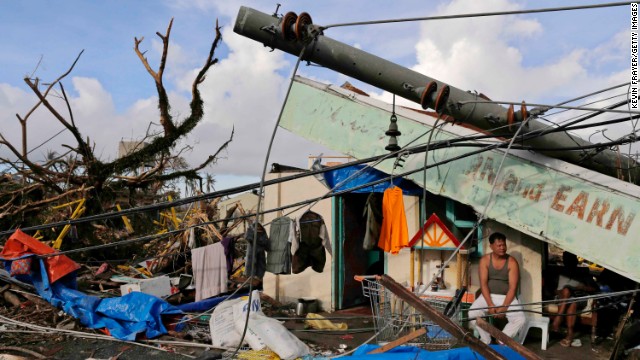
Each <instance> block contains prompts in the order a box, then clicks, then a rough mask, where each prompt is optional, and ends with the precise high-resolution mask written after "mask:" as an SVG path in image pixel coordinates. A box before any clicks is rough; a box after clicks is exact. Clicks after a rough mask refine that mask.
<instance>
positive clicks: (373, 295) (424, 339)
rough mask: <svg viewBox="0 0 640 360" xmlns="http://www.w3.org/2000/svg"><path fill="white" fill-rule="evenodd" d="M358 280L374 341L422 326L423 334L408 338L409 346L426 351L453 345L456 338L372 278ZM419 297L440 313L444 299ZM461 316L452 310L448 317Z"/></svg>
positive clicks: (442, 309)
mask: <svg viewBox="0 0 640 360" xmlns="http://www.w3.org/2000/svg"><path fill="white" fill-rule="evenodd" d="M358 280H360V281H361V283H362V293H363V294H364V296H365V297H368V298H369V299H370V303H371V314H372V316H373V323H374V328H375V330H376V333H377V335H376V340H377V342H378V343H386V342H389V341H393V340H395V339H397V338H399V337H402V336H404V335H407V334H409V333H411V332H413V331H416V330H419V329H420V328H424V329H425V330H426V332H425V334H424V335H421V336H419V337H417V338H416V339H414V340H412V345H414V346H418V347H421V348H424V349H429V350H445V349H449V348H451V347H452V346H453V345H455V344H456V342H457V339H456V338H455V337H454V336H452V335H451V334H449V333H448V332H446V331H444V330H443V329H442V328H441V327H440V326H439V325H437V324H436V323H434V322H433V321H432V320H430V319H429V318H427V317H425V316H424V315H422V314H421V313H420V312H418V311H417V310H416V309H415V308H414V307H413V306H411V305H410V304H407V303H406V302H405V301H404V300H402V299H400V298H398V297H397V296H396V295H395V294H394V293H392V292H391V291H389V290H388V289H387V288H385V287H384V286H383V285H382V284H380V282H379V281H378V280H377V279H376V278H375V277H360V278H359V279H358ZM421 299H422V300H423V301H424V302H426V303H427V304H429V305H430V306H432V307H433V308H435V309H436V310H437V311H440V312H443V311H444V309H445V307H446V305H447V303H448V301H446V300H442V299H435V298H429V297H424V296H423V297H421ZM461 315H462V314H461V313H460V312H459V311H456V312H455V314H454V315H453V316H452V317H451V320H453V321H455V322H457V323H460V320H461Z"/></svg>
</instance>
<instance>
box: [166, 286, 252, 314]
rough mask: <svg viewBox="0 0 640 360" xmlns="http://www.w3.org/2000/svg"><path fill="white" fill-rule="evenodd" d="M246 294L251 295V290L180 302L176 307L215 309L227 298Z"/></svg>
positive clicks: (185, 309)
mask: <svg viewBox="0 0 640 360" xmlns="http://www.w3.org/2000/svg"><path fill="white" fill-rule="evenodd" d="M245 295H249V291H245V292H240V291H239V292H237V293H235V294H233V295H232V296H229V295H223V296H216V297H212V298H209V299H204V300H200V301H196V302H192V303H186V304H180V305H176V308H178V309H180V311H184V312H202V311H207V310H211V309H213V308H214V307H216V306H218V304H220V303H221V302H223V301H225V300H231V299H235V298H239V297H241V296H245Z"/></svg>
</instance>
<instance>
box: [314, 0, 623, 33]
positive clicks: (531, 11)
mask: <svg viewBox="0 0 640 360" xmlns="http://www.w3.org/2000/svg"><path fill="white" fill-rule="evenodd" d="M634 3H636V1H624V2H614V3H603V4H592V5H576V6H562V7H553V8H541V9H526V10H512V11H492V12H482V13H471V14H455V15H438V16H423V17H411V18H398V19H387V20H371V21H357V22H348V23H339V24H331V25H325V26H320V30H325V29H329V28H335V27H344V26H361V25H375V24H389V23H399V22H413V21H431V20H451V19H465V18H477V17H488V16H498V15H521V14H535V13H545V12H558V11H569V10H587V9H598V8H607V7H616V6H625V5H631V4H634Z"/></svg>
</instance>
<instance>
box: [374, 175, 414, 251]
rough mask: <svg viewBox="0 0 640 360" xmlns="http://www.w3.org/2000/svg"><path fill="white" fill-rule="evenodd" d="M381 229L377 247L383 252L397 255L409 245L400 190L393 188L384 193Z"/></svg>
mask: <svg viewBox="0 0 640 360" xmlns="http://www.w3.org/2000/svg"><path fill="white" fill-rule="evenodd" d="M382 215H383V218H382V227H381V228H380V240H378V247H379V248H381V249H382V250H384V251H385V252H390V253H392V254H397V253H398V252H399V251H400V249H402V248H403V247H406V246H408V245H409V231H408V230H407V216H406V215H405V213H404V201H403V199H402V189H400V188H399V187H397V186H393V187H390V188H388V189H387V190H385V191H384V196H383V198H382Z"/></svg>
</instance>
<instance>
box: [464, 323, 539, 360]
mask: <svg viewBox="0 0 640 360" xmlns="http://www.w3.org/2000/svg"><path fill="white" fill-rule="evenodd" d="M476 324H477V325H478V326H480V328H482V329H484V330H486V331H487V332H488V333H489V334H491V336H493V337H494V338H496V339H498V340H499V341H502V343H503V344H505V345H507V346H508V347H510V348H511V349H513V350H514V351H515V352H517V353H518V354H520V355H522V356H523V357H524V358H525V359H527V360H542V358H541V357H539V356H538V355H536V353H534V352H533V351H531V350H529V349H527V348H526V347H524V346H522V345H521V344H520V343H519V342H517V341H515V340H513V339H512V338H511V337H509V336H507V335H506V334H505V333H503V332H502V331H500V330H499V329H498V328H496V327H495V326H493V325H491V324H489V323H488V322H487V321H485V320H484V319H483V318H477V319H476Z"/></svg>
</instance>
